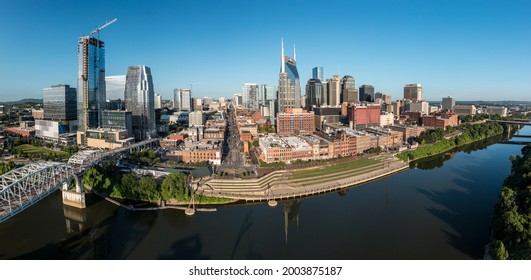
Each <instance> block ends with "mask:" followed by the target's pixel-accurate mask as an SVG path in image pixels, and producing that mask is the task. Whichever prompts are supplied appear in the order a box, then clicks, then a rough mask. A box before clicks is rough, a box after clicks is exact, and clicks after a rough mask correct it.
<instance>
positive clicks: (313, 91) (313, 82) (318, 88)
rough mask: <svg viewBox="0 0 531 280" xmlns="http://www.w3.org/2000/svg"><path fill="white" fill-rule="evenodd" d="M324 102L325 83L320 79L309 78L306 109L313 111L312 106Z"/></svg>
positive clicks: (318, 105)
mask: <svg viewBox="0 0 531 280" xmlns="http://www.w3.org/2000/svg"><path fill="white" fill-rule="evenodd" d="M314 69H315V68H314ZM323 104H324V100H323V85H322V84H321V81H320V80H319V79H310V80H308V83H307V84H306V110H308V111H312V107H314V106H315V107H321V105H323Z"/></svg>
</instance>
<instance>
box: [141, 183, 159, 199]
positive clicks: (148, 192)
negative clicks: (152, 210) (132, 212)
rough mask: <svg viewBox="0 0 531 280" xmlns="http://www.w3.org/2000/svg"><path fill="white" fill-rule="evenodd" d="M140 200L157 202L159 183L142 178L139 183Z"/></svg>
mask: <svg viewBox="0 0 531 280" xmlns="http://www.w3.org/2000/svg"><path fill="white" fill-rule="evenodd" d="M137 193H138V196H137V198H138V200H143V201H151V202H155V201H157V200H158V199H159V192H158V190H157V182H156V181H155V180H154V179H153V178H151V177H142V178H141V179H140V181H139V182H138V191H137Z"/></svg>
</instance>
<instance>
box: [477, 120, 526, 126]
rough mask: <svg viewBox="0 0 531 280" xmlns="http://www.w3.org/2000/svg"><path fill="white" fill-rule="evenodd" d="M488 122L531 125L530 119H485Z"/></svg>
mask: <svg viewBox="0 0 531 280" xmlns="http://www.w3.org/2000/svg"><path fill="white" fill-rule="evenodd" d="M487 121H488V122H497V123H504V124H514V125H531V120H522V119H517V120H512V121H504V120H487Z"/></svg>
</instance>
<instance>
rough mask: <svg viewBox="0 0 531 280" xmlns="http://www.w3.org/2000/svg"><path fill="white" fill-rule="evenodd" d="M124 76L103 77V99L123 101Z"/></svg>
mask: <svg viewBox="0 0 531 280" xmlns="http://www.w3.org/2000/svg"><path fill="white" fill-rule="evenodd" d="M124 91H125V75H118V76H105V97H106V98H107V99H111V100H115V99H121V100H124Z"/></svg>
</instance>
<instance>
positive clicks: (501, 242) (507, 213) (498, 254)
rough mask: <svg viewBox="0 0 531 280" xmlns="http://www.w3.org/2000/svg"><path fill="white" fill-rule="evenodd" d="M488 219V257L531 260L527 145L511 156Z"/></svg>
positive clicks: (530, 150)
mask: <svg viewBox="0 0 531 280" xmlns="http://www.w3.org/2000/svg"><path fill="white" fill-rule="evenodd" d="M510 160H511V164H512V167H511V174H510V175H509V176H508V177H507V178H506V179H505V181H504V183H503V188H502V190H501V193H500V196H499V198H498V202H497V203H496V205H495V206H494V215H493V217H492V223H491V227H492V238H493V240H492V242H491V243H490V255H491V256H492V258H494V259H501V260H504V259H531V145H527V146H525V147H524V148H522V156H511V157H510Z"/></svg>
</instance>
